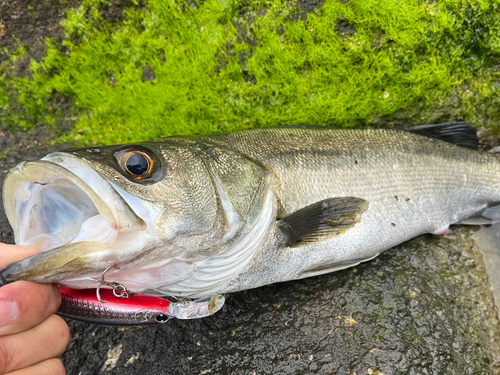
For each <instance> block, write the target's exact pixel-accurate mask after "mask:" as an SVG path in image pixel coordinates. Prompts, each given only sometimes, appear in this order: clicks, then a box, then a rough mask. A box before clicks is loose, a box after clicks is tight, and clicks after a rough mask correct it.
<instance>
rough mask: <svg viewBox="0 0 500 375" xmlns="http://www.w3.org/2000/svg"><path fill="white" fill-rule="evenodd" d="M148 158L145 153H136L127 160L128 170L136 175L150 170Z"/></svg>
mask: <svg viewBox="0 0 500 375" xmlns="http://www.w3.org/2000/svg"><path fill="white" fill-rule="evenodd" d="M148 167H149V163H148V159H146V157H145V156H144V155H141V154H134V155H132V156H130V157H129V158H128V160H127V170H128V171H129V172H130V173H132V174H135V175H136V176H142V175H143V174H144V173H146V172H147V171H148Z"/></svg>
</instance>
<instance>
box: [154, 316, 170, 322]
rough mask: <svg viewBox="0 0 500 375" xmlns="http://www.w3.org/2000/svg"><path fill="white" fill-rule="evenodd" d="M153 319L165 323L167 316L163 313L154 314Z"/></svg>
mask: <svg viewBox="0 0 500 375" xmlns="http://www.w3.org/2000/svg"><path fill="white" fill-rule="evenodd" d="M155 320H156V321H157V322H158V323H165V322H166V321H167V320H168V316H167V315H164V314H160V315H156V317H155Z"/></svg>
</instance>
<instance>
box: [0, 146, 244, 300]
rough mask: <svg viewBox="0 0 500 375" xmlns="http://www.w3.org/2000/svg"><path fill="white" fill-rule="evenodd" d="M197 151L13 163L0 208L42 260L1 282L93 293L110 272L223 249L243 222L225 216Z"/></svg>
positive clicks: (5, 274)
mask: <svg viewBox="0 0 500 375" xmlns="http://www.w3.org/2000/svg"><path fill="white" fill-rule="evenodd" d="M198 146H199V145H198V144H197V143H196V142H192V141H189V140H187V139H186V140H183V139H179V140H177V141H176V140H171V141H168V140H167V141H163V142H149V143H141V144H137V145H125V146H108V147H101V148H88V149H82V150H76V151H71V152H56V153H52V154H49V155H47V156H46V157H44V158H43V159H41V160H39V161H34V162H23V163H21V164H19V165H18V166H17V167H15V168H14V169H13V170H12V171H11V172H10V174H9V175H8V176H7V178H6V180H5V183H4V187H3V200H4V207H5V210H6V213H7V217H8V219H9V221H10V223H11V225H12V227H13V230H14V234H15V240H16V243H17V244H19V245H25V246H32V247H35V248H38V249H40V250H42V253H41V254H38V255H35V256H33V257H31V258H27V259H25V260H22V261H20V262H17V263H15V264H13V265H11V266H9V267H7V268H6V269H4V270H3V271H2V274H1V277H2V279H3V281H4V282H11V281H16V280H21V279H22V280H31V281H35V282H43V283H50V282H56V283H61V284H64V285H68V286H72V287H75V286H77V287H81V288H85V287H95V286H96V284H95V281H96V280H99V278H100V276H101V275H102V273H103V272H104V270H105V269H107V268H108V267H116V268H118V269H119V270H120V271H125V272H126V271H127V270H129V271H130V270H132V271H134V270H138V269H142V270H143V269H147V268H148V267H153V265H154V267H158V265H162V264H167V263H168V262H169V261H171V260H172V259H176V260H177V261H184V262H189V261H193V260H200V259H203V258H207V257H210V256H213V255H214V254H216V253H218V252H220V251H221V249H222V246H221V244H222V243H224V242H227V241H230V240H231V239H232V238H233V237H234V236H236V234H237V232H238V230H239V228H240V227H241V224H242V222H241V220H240V216H239V215H238V213H234V212H235V210H234V209H232V213H233V215H232V216H231V213H229V214H228V213H227V208H228V207H226V206H228V203H227V200H228V199H227V197H226V198H221V196H220V192H221V191H223V190H224V189H223V188H222V187H221V184H222V185H223V184H224V183H223V182H222V183H217V181H218V180H217V176H219V175H218V174H217V173H218V172H219V171H218V169H217V167H214V166H213V165H211V161H209V159H210V157H209V156H207V151H206V149H207V148H206V147H205V150H202V147H198ZM210 152H212V151H210ZM210 160H212V159H210ZM240 169H241V168H240ZM215 175H217V176H215ZM214 177H216V178H215V180H214ZM233 198H234V197H233ZM225 201H226V202H225ZM245 204H247V203H245ZM225 205H226V206H225ZM243 205H244V204H243ZM247 205H248V204H247ZM229 206H231V207H234V205H233V204H232V203H229ZM235 206H236V207H240V206H241V202H236V203H235ZM71 280H73V281H74V280H79V281H78V282H77V283H76V284H75V283H71V282H70V281H71ZM84 280H87V281H88V282H87V281H84ZM137 285H139V284H137ZM133 289H135V290H136V291H140V290H142V289H144V288H142V289H141V287H139V286H137V287H135V288H133Z"/></svg>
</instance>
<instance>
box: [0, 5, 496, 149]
mask: <svg viewBox="0 0 500 375" xmlns="http://www.w3.org/2000/svg"><path fill="white" fill-rule="evenodd" d="M17 1H18V2H20V1H21V0H17ZM50 1H51V0H45V3H47V2H50ZM25 3H26V1H23V4H25ZM71 4H72V5H74V6H75V4H74V3H71ZM71 4H70V5H71ZM498 7H499V2H498V1H491V0H483V1H470V0H464V1H452V0H448V1H439V2H434V1H430V2H428V1H419V0H401V1H395V0H384V1H382V2H381V1H375V0H350V1H336V0H328V1H323V0H321V1H319V0H318V1H309V0H303V1H296V0H291V1H285V0H253V1H243V0H206V1H198V2H196V1H194V0H191V1H187V2H185V1H182V0H169V1H165V0H149V1H142V2H140V1H138V0H129V1H124V2H122V1H115V0H113V1H111V0H110V1H106V0H85V1H83V2H81V4H80V5H79V6H76V7H75V8H73V9H70V10H68V11H67V15H66V17H65V18H63V21H62V25H63V27H64V32H65V36H64V37H61V35H60V34H61V33H56V34H55V35H52V34H51V36H53V37H55V38H56V39H57V40H56V41H55V40H53V39H50V38H47V39H46V40H45V46H46V56H45V57H44V58H42V59H40V58H38V59H32V60H31V61H30V55H26V53H28V54H30V53H31V52H32V51H35V50H36V51H37V52H36V53H34V52H33V53H32V55H34V57H39V55H40V52H39V50H40V48H39V47H35V46H30V45H25V44H23V40H20V39H17V40H18V43H17V48H15V45H16V43H13V42H12V41H13V40H14V39H13V38H14V36H15V32H14V31H11V27H12V25H11V23H12V22H11V20H10V19H9V20H8V19H7V18H6V19H5V20H3V21H5V22H4V24H5V25H6V26H2V27H3V29H2V30H3V33H4V34H5V33H6V32H7V34H6V36H5V37H4V38H3V39H4V40H3V42H2V44H3V45H4V46H7V47H8V48H6V50H5V52H4V55H3V60H4V62H3V63H2V65H1V67H0V76H1V78H0V82H1V86H0V108H1V109H2V112H1V113H0V121H1V122H2V127H4V128H5V127H9V128H12V127H13V126H16V125H18V126H22V127H24V128H28V127H30V126H43V125H45V126H52V127H56V128H57V127H59V128H60V129H62V130H66V129H67V128H72V129H73V130H72V131H70V132H69V133H66V132H64V134H62V136H61V138H59V140H64V141H71V142H75V143H77V144H93V143H104V144H109V143H122V142H136V141H141V140H149V139H154V138H160V137H165V136H168V135H171V134H200V133H215V132H226V131H235V130H241V129H246V128H252V127H269V126H278V125H296V124H299V125H302V124H313V125H329V126H343V127H346V126H347V127H353V126H365V125H367V126H370V125H371V126H398V125H406V126H407V125H410V124H413V125H418V124H422V123H432V122H443V121H449V120H458V119H464V120H466V121H468V122H470V123H471V124H473V125H475V126H477V127H480V126H483V125H485V126H486V127H487V128H489V129H492V130H494V131H497V130H498V125H497V122H498V119H499V117H500V112H499V109H498V108H500V107H499V105H498V104H499V95H498V79H499V73H498V71H499V66H500V64H499V61H500V60H499V52H500V11H499V8H498ZM40 12H42V8H41V7H31V10H29V9H28V10H25V13H23V14H26V17H31V18H33V19H36V17H37V14H38V13H40ZM308 12H309V13H308ZM59 13H60V12H59ZM59 13H58V14H59ZM10 16H12V15H10ZM28 21H29V20H28ZM9 22H10V23H9ZM48 29H50V30H52V28H48ZM42 32H43V30H42ZM47 32H48V31H47ZM9 33H10V34H9ZM7 37H9V38H7ZM20 65H22V66H23V67H25V69H24V70H23V69H20V68H19V66H20ZM28 66H29V74H28V76H24V77H23V74H25V73H26V70H27V69H26V67H28ZM61 103H63V104H61ZM60 107H62V110H61V109H60Z"/></svg>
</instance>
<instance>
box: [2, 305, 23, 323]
mask: <svg viewBox="0 0 500 375" xmlns="http://www.w3.org/2000/svg"><path fill="white" fill-rule="evenodd" d="M18 314H19V307H18V306H17V303H15V302H12V301H0V327H5V326H6V325H9V324H10V323H12V322H13V321H14V320H16V318H17V315H18Z"/></svg>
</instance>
